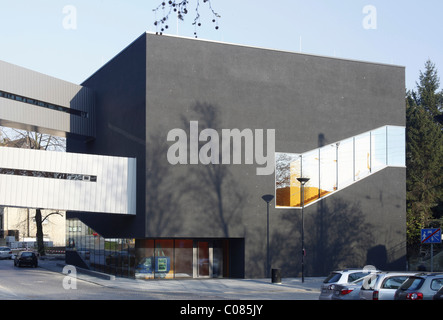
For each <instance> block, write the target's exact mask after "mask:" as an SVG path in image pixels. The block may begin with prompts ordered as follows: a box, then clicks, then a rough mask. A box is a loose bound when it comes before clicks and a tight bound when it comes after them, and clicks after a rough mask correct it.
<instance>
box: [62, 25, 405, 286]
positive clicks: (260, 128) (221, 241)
mask: <svg viewBox="0 0 443 320" xmlns="http://www.w3.org/2000/svg"><path fill="white" fill-rule="evenodd" d="M404 75H405V70H404V68H403V67H398V66H391V65H383V64H376V63H368V62H360V61H350V60H343V59H336V58H329V57H321V56H314V55H307V54H299V53H292V52H282V51H276V50H267V49H261V48H253V47H246V46H240V45H230V44H225V43H217V42H208V41H201V40H194V39H185V38H178V37H171V36H157V35H154V34H149V33H145V34H143V35H141V36H140V37H139V38H138V39H136V40H135V41H134V42H133V43H131V44H130V45H129V46H128V47H127V48H125V49H124V50H123V51H122V52H121V53H120V54H118V55H117V56H116V57H115V58H113V59H112V60H111V61H110V62H108V63H107V64H106V65H105V66H103V67H102V68H101V69H100V70H98V71H97V72H96V73H95V74H93V75H92V76H91V77H90V78H88V79H87V80H86V81H85V82H84V83H82V87H85V88H88V90H92V91H93V92H94V94H95V118H96V119H97V122H96V128H95V138H94V139H89V140H88V141H87V142H84V141H83V140H77V139H75V137H74V138H70V139H68V144H67V145H68V151H69V152H78V153H91V154H99V155H112V156H122V157H130V158H136V159H137V181H136V187H137V200H136V201H137V202H136V215H134V216H131V215H115V214H114V215H108V214H104V213H103V214H101V213H87V212H84V213H83V212H75V213H74V212H71V213H69V215H68V218H69V220H68V229H67V230H68V234H67V241H68V249H72V250H69V251H68V253H67V260H68V262H70V263H75V264H77V265H80V266H84V267H89V268H93V269H95V270H101V271H105V272H111V273H115V274H117V275H127V276H135V277H138V278H173V277H175V278H180V277H247V278H253V277H264V276H266V274H267V273H268V271H269V269H270V268H280V269H281V272H282V276H284V277H290V276H298V275H299V274H300V272H301V263H300V261H301V214H300V213H301V210H300V209H297V208H291V207H290V206H289V208H288V207H285V208H283V207H284V206H282V207H280V206H278V204H277V205H276V203H275V199H274V200H273V201H272V202H271V205H270V212H269V224H268V220H267V206H266V202H265V201H263V200H262V196H263V195H265V194H272V195H275V190H276V185H275V182H276V181H275V180H276V178H275V175H274V167H273V166H274V164H273V163H271V162H270V160H269V159H270V158H271V157H270V156H272V157H273V152H274V151H275V152H277V153H279V152H282V153H300V154H301V153H305V152H308V151H310V150H316V149H318V148H320V147H323V146H327V145H329V144H334V143H337V142H339V141H344V140H345V139H347V138H350V137H354V136H357V135H360V134H362V133H365V132H370V131H371V130H374V129H376V128H381V127H384V126H400V127H404V126H405V108H404V93H405V84H404V83H405V78H404ZM197 125H198V128H197ZM205 129H212V130H210V131H204V130H205ZM228 129H231V130H232V129H239V130H240V132H241V133H243V134H245V135H244V136H243V138H242V140H241V141H242V143H243V144H242V145H241V146H240V148H239V146H238V145H235V144H234V142H233V140H231V141H232V143H231V144H230V149H228V150H226V149H223V146H224V144H223V143H226V142H229V141H226V140H225V141H222V140H223V139H222V138H223V137H224V135H223V133H224V132H226V130H228ZM171 130H172V131H171ZM196 130H197V131H196ZM223 130H225V131H223ZM272 130H274V131H272ZM196 132H197V133H196ZM202 132H203V133H206V134H208V135H201V133H202ZM214 132H217V133H218V136H216V135H214ZM183 133H184V134H185V136H183V137H185V138H186V139H187V140H181V138H180V135H179V134H183ZM231 133H232V131H231ZM246 133H249V134H251V133H252V139H253V140H251V135H249V136H248V135H246ZM271 133H274V134H275V140H273V138H274V136H273V135H272V134H271ZM196 134H197V135H196ZM260 134H261V135H262V136H260ZM168 135H169V138H168ZM237 137H238V136H237ZM199 138H200V139H199ZM216 138H219V140H216ZM260 138H263V139H262V140H260ZM198 139H199V140H198ZM179 140H180V142H181V144H178V141H179ZM387 140H388V138H387V137H386V141H387ZM184 141H186V143H183V142H184ZM208 141H211V143H212V144H208ZM252 141H253V143H252ZM371 141H372V140H371ZM217 142H218V143H217ZM261 142H263V143H261ZM274 142H275V144H274ZM251 143H252V144H251ZM273 144H274V145H273ZM354 144H355V143H354ZM336 145H338V144H336ZM386 145H387V144H386ZM260 146H261V147H262V148H263V150H262V151H263V152H262V153H260V152H259V151H260V148H259V147H260ZM390 146H392V145H390ZM217 147H220V148H219V149H217ZM273 147H275V148H273ZM171 148H174V149H171ZM386 148H388V147H387V146H386ZM274 149H275V150H274ZM196 150H197V151H198V152H199V153H198V154H199V155H201V157H200V158H198V157H197V158H196V154H195V151H196ZM371 150H372V149H371ZM216 151H219V154H218V155H219V156H220V157H221V154H222V153H223V155H226V153H227V152H228V151H230V152H229V155H230V157H226V158H225V161H222V160H221V159H220V158H218V157H217V153H216ZM267 151H269V152H270V153H272V154H271V155H269V154H268V156H269V157H268V158H266V159H267V160H269V161H267V162H263V159H261V160H260V157H259V156H260V155H262V156H266V152H267ZM168 152H169V157H168ZM337 154H338V153H337ZM368 154H369V153H368ZM239 155H240V156H241V158H240V159H237V158H235V157H236V156H239ZM171 156H173V160H174V161H175V162H176V163H175V162H174V161H171ZM205 159H206V160H208V159H212V160H214V159H216V160H215V161H212V162H211V163H209V164H204V161H205ZM368 159H369V158H368ZM371 159H372V158H371ZM217 160H219V163H218V164H217V163H216V162H217ZM333 161H335V162H338V161H339V160H337V158H335V160H333ZM368 161H369V160H368ZM386 161H387V160H386ZM365 163H366V162H365ZM368 163H369V162H368ZM268 165H269V166H272V168H271V169H272V170H271V171H269V170H267V171H266V170H265V171H266V172H262V173H260V172H258V170H257V169H258V168H262V169H263V168H265V167H267V166H268ZM368 167H369V164H368ZM268 169H269V167H268ZM337 170H338V169H337ZM337 175H338V174H337ZM405 176H406V170H405V167H404V166H401V165H400V166H386V167H383V169H382V170H379V171H377V172H371V174H369V175H367V176H366V177H365V178H364V179H361V180H359V181H355V183H352V185H350V186H348V187H346V188H343V189H341V190H337V185H335V186H334V187H333V191H337V192H331V194H330V195H329V196H327V197H320V198H318V199H316V201H315V202H313V203H310V204H309V205H306V207H305V208H304V242H305V249H306V256H305V258H304V261H305V271H304V272H305V275H307V276H319V275H325V274H327V273H328V272H329V271H330V270H331V269H334V268H340V267H363V266H364V265H366V264H371V265H375V266H376V267H378V268H380V269H385V270H392V269H399V270H400V269H404V268H405V262H406V259H405V256H406V247H405V241H406V218H405V215H406V207H405V206H406V193H405ZM337 181H338V178H337ZM318 189H319V190H320V187H319V188H318ZM268 227H269V233H268V231H267V230H268Z"/></svg>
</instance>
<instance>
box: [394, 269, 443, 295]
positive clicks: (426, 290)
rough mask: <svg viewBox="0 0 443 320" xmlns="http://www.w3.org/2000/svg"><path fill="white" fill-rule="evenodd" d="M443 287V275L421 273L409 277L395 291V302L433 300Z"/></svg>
mask: <svg viewBox="0 0 443 320" xmlns="http://www.w3.org/2000/svg"><path fill="white" fill-rule="evenodd" d="M442 286H443V273H421V274H416V275H414V276H411V277H409V278H408V279H407V280H406V281H405V282H404V283H403V284H402V285H401V286H400V288H398V289H397V291H395V296H394V299H395V300H432V299H433V298H434V296H435V294H436V293H437V291H438V290H440V288H441V287H442Z"/></svg>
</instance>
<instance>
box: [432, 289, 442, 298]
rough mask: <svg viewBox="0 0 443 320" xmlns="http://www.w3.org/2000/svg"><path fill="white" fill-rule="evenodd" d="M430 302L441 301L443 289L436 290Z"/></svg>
mask: <svg viewBox="0 0 443 320" xmlns="http://www.w3.org/2000/svg"><path fill="white" fill-rule="evenodd" d="M432 300H443V287H441V288H440V290H438V291H437V293H436V294H434V297H433V298H432Z"/></svg>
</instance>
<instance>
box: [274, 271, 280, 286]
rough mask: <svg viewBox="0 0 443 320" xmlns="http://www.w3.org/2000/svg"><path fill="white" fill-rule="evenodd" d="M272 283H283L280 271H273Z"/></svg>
mask: <svg viewBox="0 0 443 320" xmlns="http://www.w3.org/2000/svg"><path fill="white" fill-rule="evenodd" d="M272 283H276V284H280V283H281V272H280V269H272Z"/></svg>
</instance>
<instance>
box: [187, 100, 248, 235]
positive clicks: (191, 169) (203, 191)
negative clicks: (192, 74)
mask: <svg viewBox="0 0 443 320" xmlns="http://www.w3.org/2000/svg"><path fill="white" fill-rule="evenodd" d="M219 109H220V108H217V107H215V106H213V105H211V104H207V103H200V102H196V103H195V104H194V105H193V106H192V107H191V109H190V111H191V112H190V113H189V115H187V116H184V115H182V122H183V125H184V128H188V129H185V131H186V130H189V123H190V121H198V124H199V129H200V130H204V129H206V128H211V129H215V130H217V132H221V120H220V117H219V112H218V110H219ZM188 137H189V132H188ZM205 143H207V142H199V149H200V147H201V145H202V144H205ZM218 147H219V150H221V145H220V144H219V145H218ZM190 151H191V150H189V145H188V155H189V154H190ZM231 154H232V153H231ZM219 157H220V158H219V164H213V163H209V164H201V163H200V164H191V165H188V166H187V167H188V168H187V170H186V175H185V176H184V177H183V181H182V193H183V195H186V196H187V197H188V199H189V201H190V203H193V204H194V205H190V206H192V208H193V210H195V211H198V212H196V214H195V216H198V219H199V221H198V222H197V223H198V224H199V225H200V226H202V228H203V229H205V230H206V231H208V230H211V232H210V234H213V235H214V236H215V237H223V238H229V237H230V236H231V235H232V232H231V231H232V230H230V226H238V227H240V228H241V225H242V215H241V211H242V209H243V205H244V199H245V196H246V193H245V191H244V189H242V188H241V186H240V185H239V181H238V177H235V174H234V173H233V170H234V169H233V166H232V165H225V164H221V163H222V161H221V157H222V152H220V153H219ZM237 168H238V167H237ZM206 233H208V234H209V232H206Z"/></svg>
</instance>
